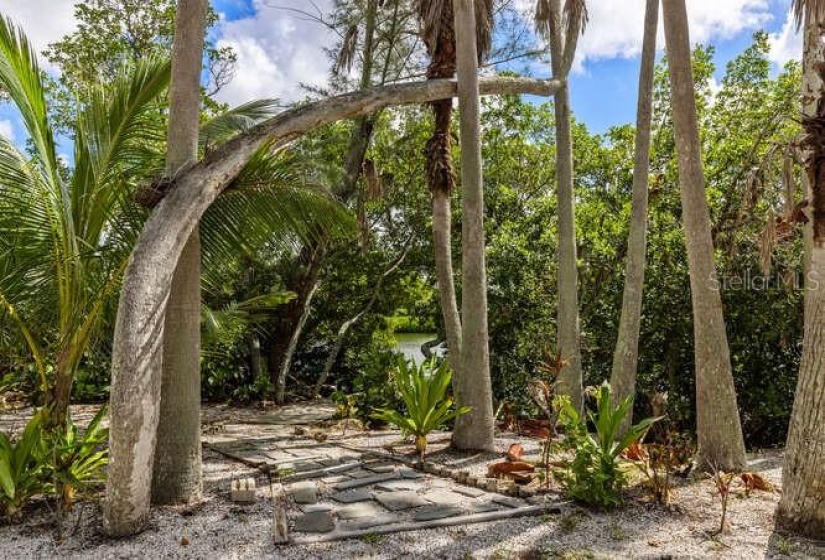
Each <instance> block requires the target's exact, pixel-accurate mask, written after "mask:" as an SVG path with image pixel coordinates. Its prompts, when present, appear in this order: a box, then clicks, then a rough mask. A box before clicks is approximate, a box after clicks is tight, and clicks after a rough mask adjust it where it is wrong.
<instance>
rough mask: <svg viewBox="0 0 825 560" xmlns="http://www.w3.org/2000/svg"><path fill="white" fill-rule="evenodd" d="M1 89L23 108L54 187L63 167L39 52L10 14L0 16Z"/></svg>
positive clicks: (40, 162) (37, 152)
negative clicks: (59, 162) (50, 115)
mask: <svg viewBox="0 0 825 560" xmlns="http://www.w3.org/2000/svg"><path fill="white" fill-rule="evenodd" d="M0 89H2V90H4V91H5V92H6V94H7V95H8V97H9V99H10V100H11V101H12V103H14V105H15V106H16V107H17V109H18V110H19V111H20V116H21V118H22V119H23V123H24V124H25V128H26V133H27V134H28V136H29V138H30V139H31V144H32V147H33V148H34V152H35V159H36V161H37V163H38V165H39V166H40V167H41V169H42V172H43V175H44V176H45V177H48V182H49V183H50V184H51V186H52V188H58V185H59V184H60V167H59V165H58V161H57V152H56V150H55V142H54V135H53V132H52V128H51V126H50V125H49V111H48V104H47V102H46V88H45V85H44V83H43V80H42V72H41V70H40V67H39V65H38V63H37V52H36V51H35V50H34V48H33V47H32V45H31V43H29V40H28V39H27V38H26V36H25V34H24V33H23V30H22V29H21V28H20V27H18V26H16V25H15V24H14V22H13V21H12V20H11V18H8V17H3V16H0Z"/></svg>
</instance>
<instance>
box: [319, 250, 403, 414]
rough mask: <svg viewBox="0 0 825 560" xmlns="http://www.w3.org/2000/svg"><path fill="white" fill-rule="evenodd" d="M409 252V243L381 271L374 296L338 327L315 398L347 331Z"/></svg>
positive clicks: (370, 305)
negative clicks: (393, 260)
mask: <svg viewBox="0 0 825 560" xmlns="http://www.w3.org/2000/svg"><path fill="white" fill-rule="evenodd" d="M409 252H410V249H409V245H408V246H407V248H406V249H404V251H403V252H402V253H401V256H400V257H398V258H397V259H396V260H395V262H393V263H392V265H390V267H389V268H388V269H387V270H385V271H384V272H382V273H381V276H380V277H379V278H378V281H377V282H376V283H375V288H374V289H373V291H372V296H370V299H369V301H368V302H367V305H366V306H364V308H363V309H362V310H361V311H359V312H358V313H356V314H355V316H353V317H351V318H349V319H348V320H346V321H344V323H343V324H342V325H341V326H340V327H339V328H338V334H337V336H336V337H335V344H334V345H333V347H332V351H330V353H329V356H327V360H326V362H324V369H323V370H322V371H321V375H319V376H318V381H317V382H316V383H315V388H314V389H313V396H314V397H315V398H317V397H318V396H319V393H320V392H321V387H322V386H323V385H324V383H326V382H327V379H328V378H329V375H330V373H332V368H333V367H335V362H337V361H338V355H339V354H340V353H341V350H342V349H343V348H344V341H345V340H346V336H347V333H348V332H349V330H350V329H351V328H352V327H353V326H354V325H355V324H357V323H358V321H360V320H361V319H362V318H364V317H365V316H366V315H367V313H369V312H370V310H371V309H372V307H373V306H374V305H375V302H376V301H378V296H379V295H380V294H381V288H382V286H383V285H384V281H385V280H386V279H387V277H389V275H390V274H392V273H393V272H395V271H396V270H398V268H399V267H400V266H401V264H402V263H403V262H404V259H406V258H407V254H408V253H409Z"/></svg>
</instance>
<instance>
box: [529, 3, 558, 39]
mask: <svg viewBox="0 0 825 560" xmlns="http://www.w3.org/2000/svg"><path fill="white" fill-rule="evenodd" d="M553 5H554V2H553V0H537V1H536V13H535V16H533V21H534V24H535V27H536V32H538V33H539V34H540V35H541V36H542V37H544V38H545V39H549V38H550V37H551V36H552V35H553V30H554V29H556V28H557V24H558V21H557V20H558V17H559V14H558V13H557V11H556V10H555V9H553Z"/></svg>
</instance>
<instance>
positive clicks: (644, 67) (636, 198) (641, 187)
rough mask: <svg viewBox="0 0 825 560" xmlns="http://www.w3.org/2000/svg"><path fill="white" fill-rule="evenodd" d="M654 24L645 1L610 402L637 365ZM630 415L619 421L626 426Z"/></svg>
mask: <svg viewBox="0 0 825 560" xmlns="http://www.w3.org/2000/svg"><path fill="white" fill-rule="evenodd" d="M658 25H659V0H647V7H646V11H645V31H644V41H643V45H642V62H641V70H640V72H639V102H638V108H637V114H636V147H635V159H634V162H633V203H632V210H631V216H630V234H629V237H630V239H629V241H628V248H627V264H626V269H625V281H624V294H623V296H622V316H621V319H620V320H619V336H618V340H617V342H616V350H615V352H614V353H613V373H612V376H611V378H610V385H611V387H612V388H613V395H614V402H619V401H621V400H622V399H625V398H627V397H628V396H631V395H634V394H635V393H636V368H637V366H638V362H639V330H640V328H641V322H642V294H643V290H644V283H645V251H646V248H647V189H648V177H649V174H650V129H651V124H652V122H651V121H652V115H653V70H654V67H655V64H656V31H657V28H658ZM631 416H632V415H630V414H628V415H627V416H626V417H625V419H624V421H623V422H622V431H623V432H624V431H626V430H627V429H628V428H629V427H630V423H631V420H632V417H631Z"/></svg>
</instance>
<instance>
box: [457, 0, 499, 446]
mask: <svg viewBox="0 0 825 560" xmlns="http://www.w3.org/2000/svg"><path fill="white" fill-rule="evenodd" d="M453 10H454V12H455V32H456V62H457V71H458V99H459V107H460V110H461V113H460V115H461V121H460V123H461V129H460V135H461V186H462V212H463V215H462V222H461V242H462V249H461V274H462V283H461V287H462V297H461V316H462V336H461V338H462V344H461V367H462V375H461V377H460V378H459V387H460V391H459V393H458V394H457V395H456V397H457V402H456V405H457V406H469V407H471V410H470V412H469V413H468V414H465V415H464V416H461V417H459V418H458V419H457V420H456V422H455V428H454V430H453V437H452V442H453V445H454V446H455V447H456V448H458V449H484V450H488V451H492V450H494V448H495V446H494V442H493V429H494V424H495V419H494V418H493V389H492V382H491V380H490V350H489V345H488V332H487V270H486V265H485V245H486V243H485V238H484V178H483V171H482V156H481V123H480V120H479V118H480V115H479V112H480V110H479V92H478V48H477V46H476V42H477V39H476V17H475V7H474V5H473V0H453Z"/></svg>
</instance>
